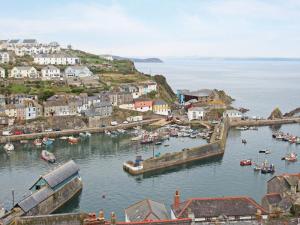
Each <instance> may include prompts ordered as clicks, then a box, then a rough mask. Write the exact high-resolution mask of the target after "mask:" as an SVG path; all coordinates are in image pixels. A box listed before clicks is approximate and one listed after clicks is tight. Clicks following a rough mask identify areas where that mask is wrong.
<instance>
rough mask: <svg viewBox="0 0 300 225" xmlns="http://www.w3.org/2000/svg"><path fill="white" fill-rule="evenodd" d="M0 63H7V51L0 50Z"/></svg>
mask: <svg viewBox="0 0 300 225" xmlns="http://www.w3.org/2000/svg"><path fill="white" fill-rule="evenodd" d="M0 63H9V54H8V52H0Z"/></svg>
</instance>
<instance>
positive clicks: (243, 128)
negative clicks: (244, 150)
mask: <svg viewBox="0 0 300 225" xmlns="http://www.w3.org/2000/svg"><path fill="white" fill-rule="evenodd" d="M235 129H236V130H248V129H249V127H247V126H244V127H236V128H235Z"/></svg>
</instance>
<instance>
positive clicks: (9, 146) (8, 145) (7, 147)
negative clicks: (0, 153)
mask: <svg viewBox="0 0 300 225" xmlns="http://www.w3.org/2000/svg"><path fill="white" fill-rule="evenodd" d="M3 148H4V150H5V151H6V152H11V151H13V150H15V146H14V145H13V144H12V143H10V142H9V143H6V144H5V145H4V147H3Z"/></svg>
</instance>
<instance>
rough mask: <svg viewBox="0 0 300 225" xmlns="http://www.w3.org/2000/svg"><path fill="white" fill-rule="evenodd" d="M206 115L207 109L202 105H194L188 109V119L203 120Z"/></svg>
mask: <svg viewBox="0 0 300 225" xmlns="http://www.w3.org/2000/svg"><path fill="white" fill-rule="evenodd" d="M204 116H205V109H204V108H202V107H192V108H189V109H188V119H189V121H191V120H203V119H204Z"/></svg>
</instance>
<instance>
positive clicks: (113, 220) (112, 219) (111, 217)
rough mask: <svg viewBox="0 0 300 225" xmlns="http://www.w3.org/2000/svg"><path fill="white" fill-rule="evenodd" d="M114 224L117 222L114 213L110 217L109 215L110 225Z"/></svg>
mask: <svg viewBox="0 0 300 225" xmlns="http://www.w3.org/2000/svg"><path fill="white" fill-rule="evenodd" d="M116 222H117V217H116V214H115V213H114V212H112V213H111V215H110V224H111V225H115V224H116Z"/></svg>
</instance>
